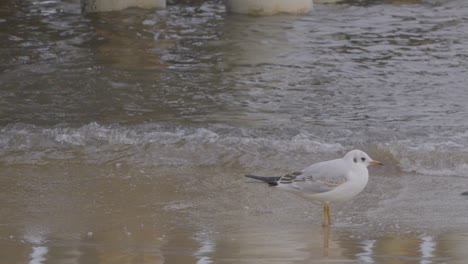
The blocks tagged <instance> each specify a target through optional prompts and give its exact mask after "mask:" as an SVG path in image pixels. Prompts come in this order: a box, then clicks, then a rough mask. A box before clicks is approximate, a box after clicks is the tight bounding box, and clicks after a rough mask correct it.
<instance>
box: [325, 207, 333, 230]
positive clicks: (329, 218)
mask: <svg viewBox="0 0 468 264" xmlns="http://www.w3.org/2000/svg"><path fill="white" fill-rule="evenodd" d="M326 204H327V207H328V209H327V211H328V225H332V224H333V223H332V220H331V216H330V206H329V205H328V203H326Z"/></svg>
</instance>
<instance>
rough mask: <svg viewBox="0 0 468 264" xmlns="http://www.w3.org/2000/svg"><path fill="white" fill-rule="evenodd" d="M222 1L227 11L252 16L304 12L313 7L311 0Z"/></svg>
mask: <svg viewBox="0 0 468 264" xmlns="http://www.w3.org/2000/svg"><path fill="white" fill-rule="evenodd" d="M224 3H225V4H226V7H227V10H228V11H229V12H233V13H240V14H248V15H254V16H264V15H266V16H267V15H274V14H278V13H290V14H305V13H308V12H309V11H310V10H312V7H313V0H224Z"/></svg>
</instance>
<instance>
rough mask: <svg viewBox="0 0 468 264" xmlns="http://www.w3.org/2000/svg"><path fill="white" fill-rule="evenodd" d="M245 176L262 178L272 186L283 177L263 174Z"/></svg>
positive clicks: (261, 179)
mask: <svg viewBox="0 0 468 264" xmlns="http://www.w3.org/2000/svg"><path fill="white" fill-rule="evenodd" d="M245 177H247V178H252V179H256V180H260V181H263V182H266V183H268V184H269V185H272V186H276V185H278V181H279V179H280V178H281V177H262V176H255V175H245Z"/></svg>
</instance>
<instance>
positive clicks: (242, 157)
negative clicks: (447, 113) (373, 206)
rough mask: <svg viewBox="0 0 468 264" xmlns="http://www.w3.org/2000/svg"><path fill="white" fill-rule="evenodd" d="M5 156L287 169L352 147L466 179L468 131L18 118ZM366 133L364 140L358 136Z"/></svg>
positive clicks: (406, 166) (413, 169) (393, 162)
mask: <svg viewBox="0 0 468 264" xmlns="http://www.w3.org/2000/svg"><path fill="white" fill-rule="evenodd" d="M0 132H1V136H0V148H1V150H0V162H3V163H7V164H39V165H40V164H48V163H49V162H60V161H63V162H67V163H93V164H128V165H130V166H181V167H194V166H223V167H240V168H245V169H256V170H262V169H263V170H265V169H267V170H289V169H297V168H302V167H303V166H304V165H307V164H309V163H312V162H317V161H321V160H324V159H332V158H336V157H338V156H341V155H343V154H344V153H345V152H346V151H348V150H350V149H353V148H360V149H363V150H365V151H367V152H368V153H369V154H370V155H371V156H372V157H374V158H375V159H378V160H380V161H382V162H384V163H385V164H386V165H387V166H388V167H387V168H389V169H394V170H397V171H400V172H406V173H419V174H429V175H458V176H465V177H468V151H466V149H467V148H466V146H467V143H466V142H467V140H468V134H458V135H454V136H451V137H446V138H444V139H443V140H442V139H441V138H436V137H432V138H431V137H429V138H422V139H412V140H411V139H389V140H385V139H384V140H379V141H377V140H368V142H370V143H366V140H363V139H362V137H366V135H360V136H359V137H357V136H356V135H354V136H353V133H352V132H351V131H340V132H335V133H330V132H328V133H327V132H324V131H317V132H316V133H312V132H310V131H295V130H291V131H279V132H277V133H272V132H271V131H270V130H268V131H263V130H261V129H246V128H236V127H229V126H223V125H211V126H210V127H182V126H165V125H155V124H151V125H148V124H147V125H139V126H135V127H125V126H119V125H100V124H97V123H90V124H87V125H84V126H81V127H75V128H72V127H53V128H43V127H38V126H33V125H25V124H15V125H9V126H6V127H4V128H2V129H1V130H0ZM353 138H360V139H353Z"/></svg>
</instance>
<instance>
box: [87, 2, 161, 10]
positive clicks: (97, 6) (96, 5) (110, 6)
mask: <svg viewBox="0 0 468 264" xmlns="http://www.w3.org/2000/svg"><path fill="white" fill-rule="evenodd" d="M127 7H140V8H165V7H166V0H81V11H82V12H106V11H117V10H122V9H125V8H127Z"/></svg>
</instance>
